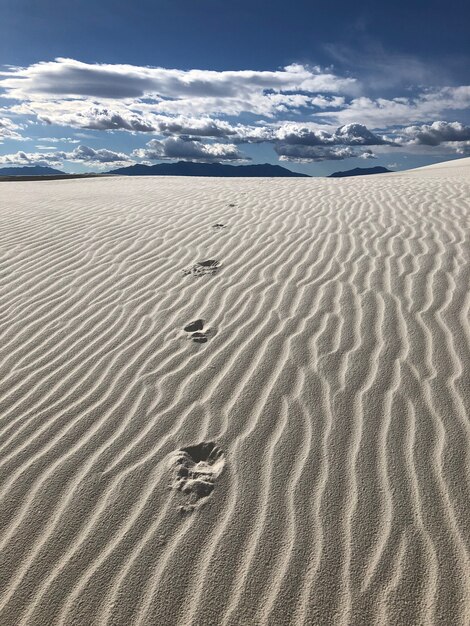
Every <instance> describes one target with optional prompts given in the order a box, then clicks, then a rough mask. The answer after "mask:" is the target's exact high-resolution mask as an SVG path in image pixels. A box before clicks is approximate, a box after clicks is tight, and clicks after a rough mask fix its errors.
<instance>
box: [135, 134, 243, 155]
mask: <svg viewBox="0 0 470 626" xmlns="http://www.w3.org/2000/svg"><path fill="white" fill-rule="evenodd" d="M132 155H133V156H135V157H138V158H140V159H145V160H150V161H160V160H166V159H182V160H187V161H239V160H243V159H245V157H244V156H243V155H242V154H241V153H240V152H239V150H238V148H237V147H236V146H235V145H234V144H227V143H202V142H200V141H195V140H191V139H188V138H185V137H169V138H168V139H164V140H163V141H159V140H158V139H152V140H151V141H149V142H148V144H147V146H146V148H140V149H138V150H134V152H133V153H132Z"/></svg>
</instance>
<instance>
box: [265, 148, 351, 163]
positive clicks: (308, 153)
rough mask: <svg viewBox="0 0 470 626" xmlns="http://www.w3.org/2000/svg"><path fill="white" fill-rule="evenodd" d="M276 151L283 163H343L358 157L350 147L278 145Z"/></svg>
mask: <svg viewBox="0 0 470 626" xmlns="http://www.w3.org/2000/svg"><path fill="white" fill-rule="evenodd" d="M274 149H275V150H276V152H277V154H278V155H279V157H280V160H281V161H296V162H301V163H303V162H311V161H341V160H343V159H349V158H350V157H354V156H358V155H357V154H356V152H355V151H354V150H353V149H352V148H350V147H349V146H345V147H332V148H328V147H325V146H304V145H289V144H282V143H280V144H277V145H276V146H275V147H274Z"/></svg>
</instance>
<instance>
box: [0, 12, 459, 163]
mask: <svg viewBox="0 0 470 626" xmlns="http://www.w3.org/2000/svg"><path fill="white" fill-rule="evenodd" d="M0 5H1V9H2V10H1V13H2V20H1V22H0V65H1V67H0V167H1V166H6V165H34V164H42V165H46V164H49V165H51V166H53V167H58V168H60V169H63V170H65V171H77V172H82V171H91V170H93V171H105V170H108V169H112V168H114V167H119V166H121V165H127V164H131V163H133V162H144V163H156V162H161V161H166V160H180V159H189V160H198V161H221V162H226V163H234V164H238V163H243V162H253V163H259V162H271V163H277V164H281V165H284V166H286V167H289V168H290V169H293V170H297V171H301V172H306V173H309V174H313V175H326V174H329V173H331V172H333V171H336V170H340V169H350V168H352V167H357V166H360V167H364V166H372V165H385V166H389V167H391V168H392V169H407V168H409V167H416V166H419V165H425V164H428V163H433V162H436V161H442V160H447V159H453V158H457V157H462V156H467V155H470V37H469V35H468V25H469V23H470V8H469V5H468V3H467V2H464V0H449V1H448V2H446V3H442V0H440V1H439V2H437V1H436V0H430V1H427V2H411V3H410V2H407V3H405V2H399V1H397V2H395V3H388V5H386V4H385V3H380V2H377V0H375V1H374V2H371V1H367V2H356V3H352V2H342V1H340V2H334V3H325V2H321V3H319V2H313V1H310V2H299V1H297V2H296V1H292V2H286V1H285V0H284V1H282V2H281V1H279V0H273V1H271V2H260V1H257V0H251V1H249V2H248V1H245V0H240V1H234V2H221V0H183V1H178V0H171V1H170V0H168V1H167V0H164V1H161V0H152V1H151V0H134V1H133V2H124V1H122V0H113V1H111V0H101V1H97V0H95V1H93V2H91V1H89V0H80V1H78V0H75V1H73V0H69V2H63V0H62V1H58V0H42V1H41V2H37V1H36V0H0ZM410 5H411V6H410Z"/></svg>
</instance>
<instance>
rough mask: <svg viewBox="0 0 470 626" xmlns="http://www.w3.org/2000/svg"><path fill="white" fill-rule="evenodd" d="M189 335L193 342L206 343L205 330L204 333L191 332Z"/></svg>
mask: <svg viewBox="0 0 470 626" xmlns="http://www.w3.org/2000/svg"><path fill="white" fill-rule="evenodd" d="M191 337H192V340H193V341H194V342H195V343H206V341H207V332H205V333H193V334H192V335H191Z"/></svg>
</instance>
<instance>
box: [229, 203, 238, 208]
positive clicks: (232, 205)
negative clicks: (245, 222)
mask: <svg viewBox="0 0 470 626" xmlns="http://www.w3.org/2000/svg"><path fill="white" fill-rule="evenodd" d="M234 206H237V205H236V204H229V207H230V208H231V209H233V207H234Z"/></svg>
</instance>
